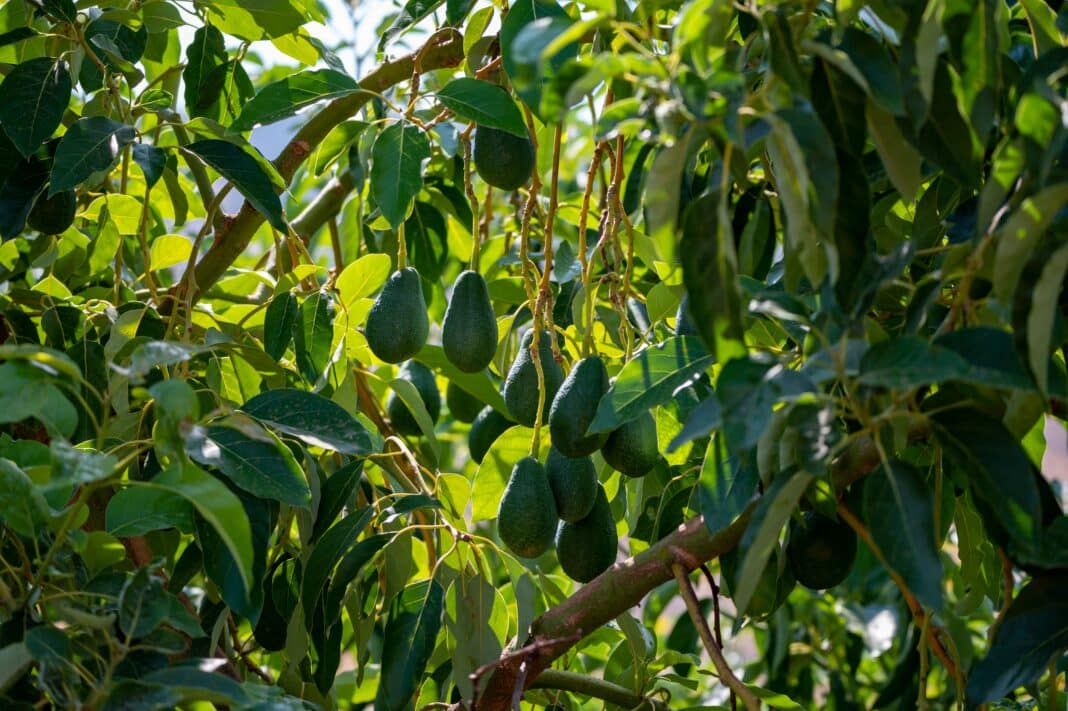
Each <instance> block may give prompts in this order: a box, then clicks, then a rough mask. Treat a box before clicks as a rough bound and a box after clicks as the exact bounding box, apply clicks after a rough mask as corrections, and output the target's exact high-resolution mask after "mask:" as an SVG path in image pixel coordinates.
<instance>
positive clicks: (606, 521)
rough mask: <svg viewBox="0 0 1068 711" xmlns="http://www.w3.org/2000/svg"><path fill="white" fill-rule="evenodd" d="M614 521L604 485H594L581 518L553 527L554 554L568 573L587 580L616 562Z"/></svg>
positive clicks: (575, 578) (581, 581) (616, 539)
mask: <svg viewBox="0 0 1068 711" xmlns="http://www.w3.org/2000/svg"><path fill="white" fill-rule="evenodd" d="M618 545H619V539H618V538H617V537H616V524H615V521H613V520H612V508H611V507H610V506H609V505H608V497H607V496H606V495H605V493H604V487H602V486H601V485H600V484H598V485H597V496H596V500H595V501H594V504H593V509H591V510H590V512H589V514H587V515H586V517H585V518H583V519H582V520H581V521H576V522H575V523H568V522H566V521H564V522H561V523H560V527H559V528H557V530H556V557H557V558H558V559H559V560H560V567H561V568H563V569H564V572H565V573H567V575H568V577H569V578H571V579H572V580H576V581H578V582H580V583H588V582H590V581H591V580H593V579H594V578H596V577H597V576H598V575H600V574H601V573H603V572H604V571H606V570H608V568H610V567H611V566H612V564H613V563H615V562H616V547H617V546H618Z"/></svg>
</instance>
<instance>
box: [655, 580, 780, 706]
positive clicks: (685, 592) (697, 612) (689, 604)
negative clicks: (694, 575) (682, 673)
mask: <svg viewBox="0 0 1068 711" xmlns="http://www.w3.org/2000/svg"><path fill="white" fill-rule="evenodd" d="M671 570H672V572H674V573H675V580H676V582H678V584H679V592H680V593H682V599H683V601H685V603H686V609H687V610H688V611H689V613H690V619H692V620H693V624H694V627H696V628H697V633H698V635H700V637H701V641H702V642H703V643H704V645H705V649H706V650H707V651H708V656H709V657H711V658H712V664H713V666H715V667H716V673H717V674H718V675H719V678H720V681H722V682H723V683H724V684H726V685H727V686H728V687H730V690H731V691H733V692H734V693H735V694H737V695H738V696H739V697H740V698H741V699H742V703H744V704H745V708H746V709H748V711H760V702H759V701H757V698H756V697H755V696H753V692H752V691H750V690H749V687H747V686H746V685H745V684H744V683H743V682H742V680H741V679H739V678H738V677H737V676H735V675H734V672H733V671H732V670H731V668H730V665H729V664H727V660H726V658H724V656H723V650H722V649H721V648H720V646H719V644H717V643H716V638H715V637H713V636H712V630H710V629H709V628H708V621H707V620H705V616H704V615H703V614H702V613H701V605H700V604H699V603H698V602H697V593H695V592H694V589H693V585H691V584H690V577H689V575H688V573H687V571H686V568H685V567H683V566H682V564H681V563H676V564H675V565H673V566H671Z"/></svg>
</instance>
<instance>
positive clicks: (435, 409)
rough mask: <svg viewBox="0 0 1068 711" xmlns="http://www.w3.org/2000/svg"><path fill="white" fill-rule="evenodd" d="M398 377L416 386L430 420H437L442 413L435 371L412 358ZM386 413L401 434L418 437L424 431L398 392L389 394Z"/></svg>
mask: <svg viewBox="0 0 1068 711" xmlns="http://www.w3.org/2000/svg"><path fill="white" fill-rule="evenodd" d="M397 377H398V378H401V379H403V380H407V381H408V382H409V383H411V384H412V385H414V386H415V389H416V391H417V392H418V393H419V398H420V399H421V400H422V401H423V407H425V408H426V414H428V415H430V421H431V422H437V421H438V416H439V415H441V393H440V392H439V391H438V384H437V381H436V380H435V378H434V372H433V371H432V370H430V368H427V367H426V366H425V365H423V364H422V363H417V362H415V361H414V360H410V361H408V362H407V363H405V364H404V365H403V366H401V369H400V371H399V372H398V373H397ZM386 414H387V415H388V416H389V421H390V423H391V424H392V425H393V429H394V430H396V431H397V432H398V433H399V434H402V435H407V436H409V437H418V436H419V435H421V434H422V433H423V430H421V429H420V428H419V423H418V422H416V421H415V416H414V415H413V414H412V411H411V410H409V409H408V406H407V405H405V404H404V401H403V400H401V399H400V398H399V397H397V393H390V394H389V399H388V400H386Z"/></svg>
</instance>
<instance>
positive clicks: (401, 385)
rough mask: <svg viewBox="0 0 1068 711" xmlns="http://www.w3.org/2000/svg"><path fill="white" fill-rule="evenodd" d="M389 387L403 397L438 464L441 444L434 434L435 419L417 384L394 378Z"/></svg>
mask: <svg viewBox="0 0 1068 711" xmlns="http://www.w3.org/2000/svg"><path fill="white" fill-rule="evenodd" d="M389 387H390V388H392V390H393V392H395V393H397V397H399V398H400V399H401V402H403V403H404V405H405V407H407V408H408V411H409V412H411V414H412V417H414V418H415V422H416V424H417V425H419V429H420V431H421V432H422V433H423V436H424V437H426V441H427V444H428V445H430V451H431V454H432V455H433V458H434V464H437V458H438V456H439V454H440V446H439V445H438V438H437V435H436V434H434V421H433V420H432V419H430V413H428V412H427V411H426V405H425V404H424V403H423V398H422V396H420V395H419V391H418V390H417V389H416V388H415V385H413V384H412V383H411V382H410V381H408V380H406V379H404V378H394V379H393V380H391V381H390V382H389Z"/></svg>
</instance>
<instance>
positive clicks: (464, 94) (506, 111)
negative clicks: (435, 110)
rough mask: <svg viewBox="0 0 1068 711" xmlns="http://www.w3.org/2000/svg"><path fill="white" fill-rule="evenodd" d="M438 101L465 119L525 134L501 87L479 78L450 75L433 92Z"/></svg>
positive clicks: (516, 108) (517, 110) (524, 129)
mask: <svg viewBox="0 0 1068 711" xmlns="http://www.w3.org/2000/svg"><path fill="white" fill-rule="evenodd" d="M437 97H438V101H440V102H441V103H442V104H444V105H445V107H446V108H448V109H450V110H451V111H452V112H453V113H454V114H456V115H457V116H459V117H460V118H461V119H464V120H465V121H474V122H475V123H477V124H478V125H479V126H489V127H490V128H499V129H501V130H502V131H508V132H509V133H513V134H515V135H516V136H521V137H523V138H526V137H527V127H526V124H525V123H524V122H523V114H522V113H520V111H519V107H518V106H516V104H515V101H513V100H512V97H511V96H510V95H509V94H508V92H507V91H505V90H504V89H503V88H501V87H500V86H498V85H497V84H493V83H491V82H488V81H483V80H481V79H471V78H469V77H460V78H458V79H453V80H452V81H450V82H449V83H448V84H446V85H445V86H443V87H442V88H441V89H440V90H438V93H437Z"/></svg>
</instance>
